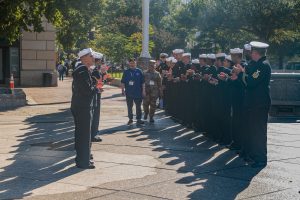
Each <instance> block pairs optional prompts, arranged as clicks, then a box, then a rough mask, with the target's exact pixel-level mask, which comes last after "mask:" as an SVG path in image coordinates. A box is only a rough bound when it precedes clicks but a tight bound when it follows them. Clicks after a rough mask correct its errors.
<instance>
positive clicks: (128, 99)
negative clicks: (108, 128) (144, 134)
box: [126, 96, 143, 120]
mask: <svg viewBox="0 0 300 200" xmlns="http://www.w3.org/2000/svg"><path fill="white" fill-rule="evenodd" d="M142 101H143V99H142V98H133V97H128V96H126V103H127V111H128V118H129V119H131V120H132V119H133V113H132V107H133V102H134V104H135V107H136V119H137V120H140V119H141V118H142V108H141V106H142Z"/></svg>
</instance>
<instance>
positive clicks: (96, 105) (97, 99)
mask: <svg viewBox="0 0 300 200" xmlns="http://www.w3.org/2000/svg"><path fill="white" fill-rule="evenodd" d="M92 77H95V78H94V79H93V81H94V85H97V81H96V80H99V79H100V78H101V75H100V72H99V69H98V68H97V67H96V68H95V69H94V70H93V72H92ZM100 106H101V92H100V90H99V89H96V92H95V95H94V99H93V120H92V127H91V140H93V139H95V138H96V136H97V135H98V133H99V130H98V128H99V122H100V108H101V107H100Z"/></svg>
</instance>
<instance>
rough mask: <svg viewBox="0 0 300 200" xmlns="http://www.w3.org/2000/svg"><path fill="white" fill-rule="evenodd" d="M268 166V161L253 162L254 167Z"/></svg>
mask: <svg viewBox="0 0 300 200" xmlns="http://www.w3.org/2000/svg"><path fill="white" fill-rule="evenodd" d="M265 166H267V163H266V162H254V163H253V164H251V167H252V168H262V167H265Z"/></svg>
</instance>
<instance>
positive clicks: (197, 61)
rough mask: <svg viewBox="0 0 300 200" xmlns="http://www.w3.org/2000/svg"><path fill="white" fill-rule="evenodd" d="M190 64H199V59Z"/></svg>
mask: <svg viewBox="0 0 300 200" xmlns="http://www.w3.org/2000/svg"><path fill="white" fill-rule="evenodd" d="M192 63H193V64H199V63H200V62H199V59H193V60H192Z"/></svg>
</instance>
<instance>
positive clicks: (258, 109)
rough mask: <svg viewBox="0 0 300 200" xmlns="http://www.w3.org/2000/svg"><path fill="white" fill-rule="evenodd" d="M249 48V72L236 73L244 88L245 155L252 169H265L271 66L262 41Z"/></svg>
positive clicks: (266, 46) (252, 43)
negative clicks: (250, 160)
mask: <svg viewBox="0 0 300 200" xmlns="http://www.w3.org/2000/svg"><path fill="white" fill-rule="evenodd" d="M250 45H251V58H252V62H251V63H250V65H249V66H248V68H247V69H248V70H247V71H245V70H243V69H242V68H240V69H239V70H237V71H238V73H240V75H239V78H241V79H242V81H243V82H244V84H245V86H246V90H245V101H244V112H245V116H246V119H245V124H244V128H243V130H244V132H245V134H246V135H247V139H246V140H247V143H248V145H247V147H246V153H247V154H248V156H249V158H250V159H252V160H253V163H252V167H264V166H265V165H266V164H267V123H268V112H269V109H270V105H271V98H270V90H269V85H270V78H271V66H270V63H269V61H268V60H267V57H266V52H267V48H268V47H269V45H268V44H266V43H262V42H251V43H250Z"/></svg>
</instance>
